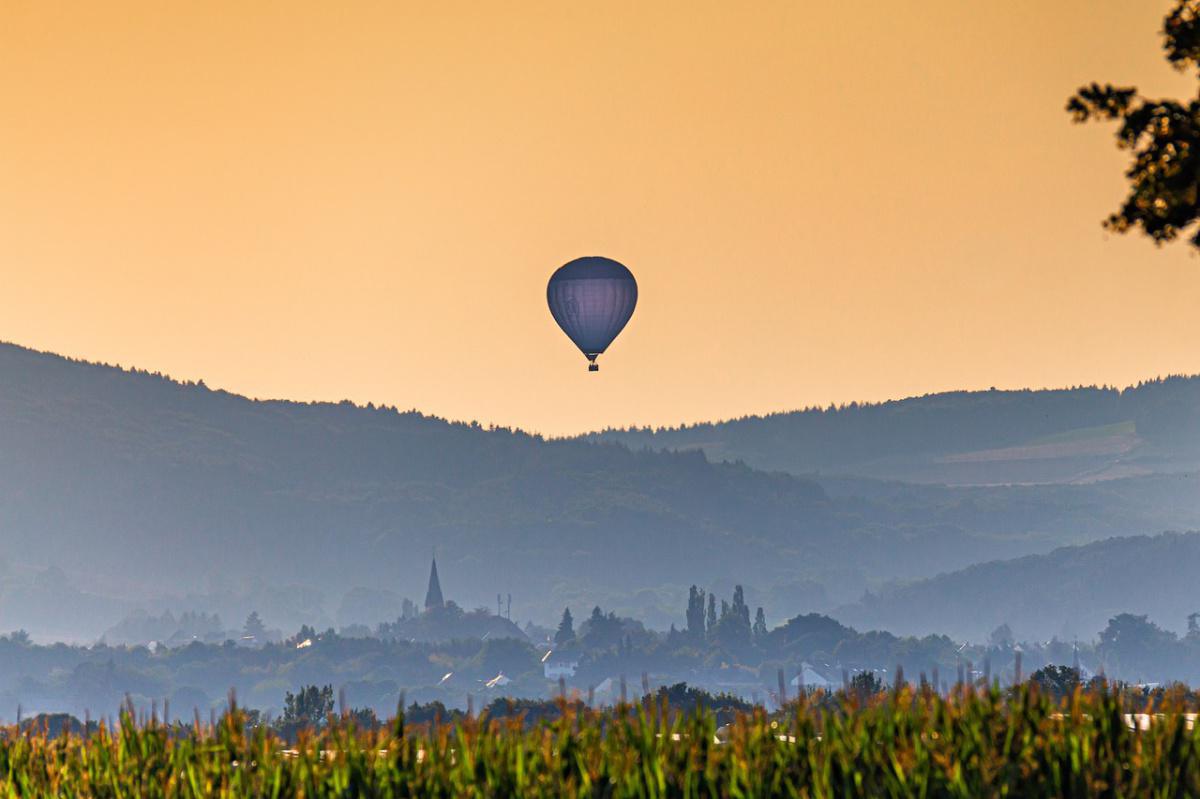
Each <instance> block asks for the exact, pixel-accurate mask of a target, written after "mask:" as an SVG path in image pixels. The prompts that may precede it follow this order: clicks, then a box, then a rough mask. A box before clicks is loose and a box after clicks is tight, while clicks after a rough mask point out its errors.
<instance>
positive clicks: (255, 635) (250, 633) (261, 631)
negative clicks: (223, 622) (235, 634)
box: [242, 610, 267, 644]
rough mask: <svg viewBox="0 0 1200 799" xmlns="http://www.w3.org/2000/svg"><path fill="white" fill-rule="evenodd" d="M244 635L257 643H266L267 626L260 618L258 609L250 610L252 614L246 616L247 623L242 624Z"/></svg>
mask: <svg viewBox="0 0 1200 799" xmlns="http://www.w3.org/2000/svg"><path fill="white" fill-rule="evenodd" d="M242 636H243V637H245V638H249V639H252V640H253V641H254V643H256V644H264V643H266V641H267V628H266V625H264V624H263V622H262V619H261V618H259V616H258V611H257V610H252V611H250V615H249V616H247V617H246V623H245V624H244V625H242Z"/></svg>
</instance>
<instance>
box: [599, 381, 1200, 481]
mask: <svg viewBox="0 0 1200 799" xmlns="http://www.w3.org/2000/svg"><path fill="white" fill-rule="evenodd" d="M582 438H584V439H586V440H590V441H611V442H619V443H622V444H625V445H627V446H630V447H635V448H636V447H650V448H653V449H660V450H687V449H699V450H703V451H704V452H705V453H706V454H707V455H708V456H709V458H710V459H713V460H729V461H744V462H745V463H747V464H748V465H750V466H753V467H754V468H758V469H766V470H778V471H785V472H790V473H792V474H798V475H801V474H804V475H807V474H813V473H817V472H832V473H835V474H853V475H862V476H870V477H878V478H885V479H898V480H906V481H909V482H941V483H947V484H951V485H986V484H1008V483H1070V482H1088V481H1095V480H1102V479H1113V478H1119V477H1129V476H1136V475H1143V474H1151V473H1156V472H1163V471H1184V470H1187V469H1190V468H1193V467H1195V466H1196V465H1197V464H1198V463H1200V377H1195V376H1179V377H1168V378H1164V379H1158V380H1151V381H1146V382H1143V383H1139V384H1138V385H1136V386H1132V387H1130V388H1127V389H1124V390H1118V389H1114V388H1107V387H1104V388H1098V387H1081V388H1071V389H1046V390H1030V389H1026V390H1019V391H997V390H995V389H993V390H990V391H976V392H966V391H955V392H947V393H941V394H929V395H926V396H922V397H911V398H908V399H902V400H893V401H889V402H883V403H876V404H859V403H851V404H849V405H844V406H839V407H830V408H823V409H822V408H810V409H806V410H801V411H793V412H788V413H776V414H770V415H767V416H749V417H745V418H741V419H733V420H729V421H724V422H715V423H701V424H695V425H684V426H682V427H676V428H664V429H657V430H650V429H630V430H605V431H602V432H599V433H591V434H588V435H586V436H582Z"/></svg>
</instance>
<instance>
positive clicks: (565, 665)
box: [542, 658, 579, 680]
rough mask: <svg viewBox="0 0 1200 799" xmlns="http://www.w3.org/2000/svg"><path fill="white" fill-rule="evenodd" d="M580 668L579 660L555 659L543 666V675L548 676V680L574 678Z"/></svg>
mask: <svg viewBox="0 0 1200 799" xmlns="http://www.w3.org/2000/svg"><path fill="white" fill-rule="evenodd" d="M578 668H579V661H578V660H567V659H565V658H562V659H560V658H553V659H550V660H547V661H546V662H545V663H543V664H542V673H543V674H545V675H546V679H547V680H558V679H566V678H568V677H574V676H575V670H576V669H578Z"/></svg>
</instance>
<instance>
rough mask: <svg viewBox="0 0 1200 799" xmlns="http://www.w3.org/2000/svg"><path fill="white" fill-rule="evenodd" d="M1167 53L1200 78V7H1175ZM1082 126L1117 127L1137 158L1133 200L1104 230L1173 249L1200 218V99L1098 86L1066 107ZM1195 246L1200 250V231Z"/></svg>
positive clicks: (1131, 172)
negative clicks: (1112, 123)
mask: <svg viewBox="0 0 1200 799" xmlns="http://www.w3.org/2000/svg"><path fill="white" fill-rule="evenodd" d="M1162 33H1163V39H1164V41H1163V49H1164V50H1165V51H1166V58H1167V61H1168V62H1170V64H1171V65H1172V66H1173V67H1175V68H1176V69H1178V70H1180V71H1183V70H1192V71H1193V72H1200V3H1197V2H1196V0H1175V3H1174V7H1173V8H1172V9H1171V11H1170V12H1169V13H1168V14H1167V16H1166V18H1165V20H1164V21H1163V29H1162ZM1067 111H1068V112H1069V113H1070V114H1071V116H1072V117H1073V118H1074V120H1075V121H1076V122H1086V121H1088V120H1092V119H1101V120H1116V121H1120V123H1121V125H1120V127H1119V128H1118V129H1117V146H1118V147H1120V148H1122V149H1125V150H1130V151H1132V154H1133V163H1132V165H1131V166H1130V167H1129V169H1128V170H1127V171H1126V173H1125V176H1126V178H1127V179H1128V180H1129V187H1130V188H1129V195H1128V196H1127V197H1126V198H1125V202H1124V203H1122V205H1121V207H1120V209H1118V210H1117V212H1116V213H1114V214H1112V215H1111V216H1109V217H1108V219H1107V220H1105V222H1104V226H1105V227H1106V228H1108V229H1109V230H1112V231H1115V232H1117V233H1124V232H1126V231H1128V230H1130V229H1131V228H1141V230H1142V232H1143V233H1145V234H1146V235H1148V236H1150V238H1152V239H1153V240H1154V241H1155V243H1157V244H1163V243H1165V242H1169V241H1174V240H1175V239H1176V238H1177V237H1178V236H1179V235H1180V234H1181V233H1183V232H1184V230H1185V229H1186V228H1188V227H1190V226H1191V225H1192V224H1193V223H1194V222H1195V221H1196V219H1197V217H1198V215H1200V99H1197V98H1196V97H1193V98H1192V99H1190V100H1186V101H1179V100H1151V99H1147V98H1145V97H1143V96H1141V95H1139V94H1138V90H1137V88H1136V87H1133V86H1113V85H1112V84H1107V83H1106V84H1104V85H1100V84H1098V83H1093V84H1091V85H1090V86H1084V87H1082V88H1080V89H1079V91H1078V92H1076V94H1075V95H1074V96H1073V97H1071V99H1070V100H1069V101H1068V102H1067ZM1190 243H1191V245H1192V246H1193V247H1198V248H1200V231H1197V232H1195V233H1193V234H1192V236H1191V239H1190Z"/></svg>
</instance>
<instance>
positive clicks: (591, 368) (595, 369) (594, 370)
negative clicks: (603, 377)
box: [588, 363, 600, 372]
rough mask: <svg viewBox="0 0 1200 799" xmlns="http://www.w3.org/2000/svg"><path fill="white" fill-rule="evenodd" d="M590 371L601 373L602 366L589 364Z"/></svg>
mask: <svg viewBox="0 0 1200 799" xmlns="http://www.w3.org/2000/svg"><path fill="white" fill-rule="evenodd" d="M588 371H589V372H599V371H600V364H596V363H589V364H588Z"/></svg>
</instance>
